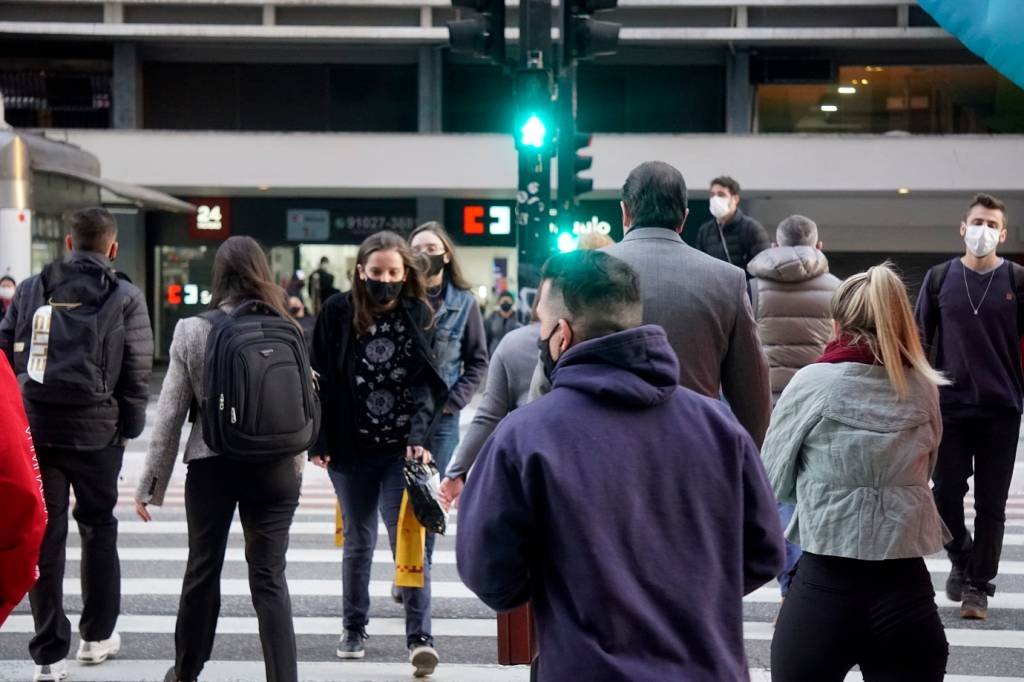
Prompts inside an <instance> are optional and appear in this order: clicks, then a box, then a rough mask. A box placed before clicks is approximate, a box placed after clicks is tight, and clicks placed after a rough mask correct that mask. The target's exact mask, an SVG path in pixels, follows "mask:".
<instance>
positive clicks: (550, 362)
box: [537, 325, 558, 381]
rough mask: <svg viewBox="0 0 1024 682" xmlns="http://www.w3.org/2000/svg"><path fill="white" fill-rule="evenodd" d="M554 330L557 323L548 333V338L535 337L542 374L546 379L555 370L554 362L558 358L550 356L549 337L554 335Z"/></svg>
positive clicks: (549, 377) (556, 329)
mask: <svg viewBox="0 0 1024 682" xmlns="http://www.w3.org/2000/svg"><path fill="white" fill-rule="evenodd" d="M556 331H558V326H557V325H556V326H555V328H554V329H552V330H551V333H550V334H548V338H546V339H537V348H539V349H540V362H541V365H542V366H543V369H544V376H545V377H547V379H548V381H551V375H552V373H554V371H555V364H557V362H558V360H555V359H554V358H553V357H551V338H552V337H553V336H554V335H555V332H556Z"/></svg>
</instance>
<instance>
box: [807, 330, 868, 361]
mask: <svg viewBox="0 0 1024 682" xmlns="http://www.w3.org/2000/svg"><path fill="white" fill-rule="evenodd" d="M851 341H852V339H851V338H850V337H849V336H846V335H845V334H843V335H841V336H839V337H838V338H835V339H832V340H831V341H829V342H828V345H827V346H825V350H824V352H823V353H822V354H821V357H820V358H818V359H817V362H824V363H829V364H835V363H839V362H859V363H860V364H862V365H881V364H882V361H881V360H879V359H878V358H876V357H875V354H874V353H873V352H872V351H871V346H869V345H868V344H866V343H851Z"/></svg>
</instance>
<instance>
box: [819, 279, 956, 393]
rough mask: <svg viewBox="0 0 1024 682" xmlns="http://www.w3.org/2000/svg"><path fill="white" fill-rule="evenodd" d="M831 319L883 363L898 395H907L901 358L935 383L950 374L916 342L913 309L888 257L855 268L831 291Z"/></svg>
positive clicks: (842, 331) (917, 340)
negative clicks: (938, 368)
mask: <svg viewBox="0 0 1024 682" xmlns="http://www.w3.org/2000/svg"><path fill="white" fill-rule="evenodd" d="M831 308H832V310H831V313H832V319H834V320H835V321H836V324H837V325H838V326H839V330H840V332H841V333H842V334H845V335H847V336H849V337H851V342H852V343H864V344H867V346H868V347H869V348H871V352H872V353H874V354H875V357H876V358H877V359H878V360H880V361H881V363H882V364H883V365H885V371H886V373H887V374H888V375H889V383H891V384H892V387H893V388H894V389H895V390H896V395H898V396H899V397H900V399H901V400H902V399H904V398H906V397H907V392H908V390H909V389H908V387H907V376H906V371H905V369H904V363H906V364H907V365H910V366H911V367H912V368H914V369H916V370H917V371H918V372H920V373H921V375H922V376H924V378H925V379H927V380H928V381H929V382H930V383H932V384H935V385H936V386H945V385H948V384H949V380H948V379H946V378H945V377H944V376H942V374H940V373H939V372H937V371H936V370H935V369H934V368H933V367H932V366H931V365H930V364H928V359H927V358H926V357H925V354H924V350H923V349H922V348H921V337H920V336H918V331H917V325H916V324H915V323H914V314H913V311H912V310H911V308H910V300H909V299H908V298H907V288H906V287H905V286H904V285H903V280H901V279H900V277H899V275H897V274H896V272H895V271H893V269H892V266H891V265H890V264H889V263H888V262H885V263H882V264H881V265H876V266H874V267H872V268H868V270H867V272H861V273H859V274H856V275H854V276H852V277H850V278H849V279H847V280H846V281H845V282H843V283H842V284H840V285H839V288H838V289H836V292H835V294H833V295H832V306H831Z"/></svg>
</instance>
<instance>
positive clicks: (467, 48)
mask: <svg viewBox="0 0 1024 682" xmlns="http://www.w3.org/2000/svg"><path fill="white" fill-rule="evenodd" d="M452 7H455V8H460V7H461V8H468V9H472V10H474V11H476V12H477V16H475V17H470V18H469V19H458V20H456V21H449V22H448V41H449V44H450V45H451V47H452V50H454V51H455V52H468V53H470V54H473V55H476V56H477V57H484V58H487V59H489V60H491V61H492V62H494V63H495V64H498V65H500V66H505V0H452Z"/></svg>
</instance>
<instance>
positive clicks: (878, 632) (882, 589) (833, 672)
mask: <svg viewBox="0 0 1024 682" xmlns="http://www.w3.org/2000/svg"><path fill="white" fill-rule="evenodd" d="M948 656H949V646H948V645H947V643H946V633H945V632H944V631H943V629H942V621H941V620H939V612H938V609H937V608H936V607H935V592H934V590H932V583H931V577H930V576H929V575H928V569H926V568H925V565H924V559H894V560H890V561H858V560H856V559H842V558H839V557H829V556H821V555H819V554H811V553H809V552H806V551H805V552H804V553H803V556H801V558H800V563H799V564H798V565H797V569H796V576H795V577H794V578H793V583H792V586H791V587H790V589H789V594H788V595H787V596H786V601H785V602H783V604H782V610H781V611H780V612H779V622H778V624H777V625H776V626H775V637H774V638H773V639H772V653H771V670H772V680H773V682H808V681H810V680H813V681H814V682H842V680H843V679H844V678H845V677H846V673H847V672H848V671H849V670H850V668H852V667H853V666H854V665H859V666H860V669H861V673H862V674H863V675H864V680H865V682H932V681H935V682H939V681H940V680H942V679H943V676H944V675H945V670H946V659H947V658H948Z"/></svg>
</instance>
